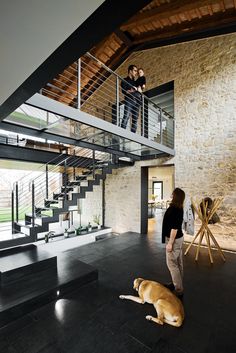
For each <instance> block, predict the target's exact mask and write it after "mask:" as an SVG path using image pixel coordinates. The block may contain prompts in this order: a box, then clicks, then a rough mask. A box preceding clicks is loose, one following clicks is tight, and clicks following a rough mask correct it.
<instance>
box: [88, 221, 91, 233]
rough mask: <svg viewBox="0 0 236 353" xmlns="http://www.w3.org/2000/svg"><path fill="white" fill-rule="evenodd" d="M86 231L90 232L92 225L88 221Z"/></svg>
mask: <svg viewBox="0 0 236 353" xmlns="http://www.w3.org/2000/svg"><path fill="white" fill-rule="evenodd" d="M88 232H92V225H91V223H90V222H88Z"/></svg>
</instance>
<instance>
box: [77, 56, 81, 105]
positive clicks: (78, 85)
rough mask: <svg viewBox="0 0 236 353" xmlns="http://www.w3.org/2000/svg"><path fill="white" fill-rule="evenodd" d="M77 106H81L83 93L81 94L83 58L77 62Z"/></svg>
mask: <svg viewBox="0 0 236 353" xmlns="http://www.w3.org/2000/svg"><path fill="white" fill-rule="evenodd" d="M77 67H78V70H77V108H78V109H80V107H81V94H80V86H81V60H80V59H79V60H78V62H77Z"/></svg>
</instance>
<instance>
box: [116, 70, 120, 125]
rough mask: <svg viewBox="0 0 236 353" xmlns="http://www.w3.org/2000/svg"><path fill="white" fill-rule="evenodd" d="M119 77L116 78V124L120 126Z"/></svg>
mask: <svg viewBox="0 0 236 353" xmlns="http://www.w3.org/2000/svg"><path fill="white" fill-rule="evenodd" d="M119 88H120V87H119V77H118V76H116V124H117V126H119V125H120V101H119V99H120V98H119Z"/></svg>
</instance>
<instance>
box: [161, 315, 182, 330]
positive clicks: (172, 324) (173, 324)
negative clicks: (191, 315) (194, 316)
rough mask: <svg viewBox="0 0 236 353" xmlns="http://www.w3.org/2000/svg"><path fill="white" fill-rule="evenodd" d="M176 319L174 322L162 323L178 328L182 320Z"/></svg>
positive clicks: (180, 318)
mask: <svg viewBox="0 0 236 353" xmlns="http://www.w3.org/2000/svg"><path fill="white" fill-rule="evenodd" d="M176 319H177V320H176V321H170V320H167V319H164V320H163V321H164V322H165V323H166V324H169V325H171V326H175V327H180V326H181V325H182V323H183V318H182V317H181V316H178V317H177V318H176Z"/></svg>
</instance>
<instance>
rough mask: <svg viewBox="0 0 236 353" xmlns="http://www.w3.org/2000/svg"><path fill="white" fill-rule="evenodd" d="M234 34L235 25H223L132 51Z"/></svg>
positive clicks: (183, 34) (149, 43)
mask: <svg viewBox="0 0 236 353" xmlns="http://www.w3.org/2000/svg"><path fill="white" fill-rule="evenodd" d="M234 32H236V23H234V24H231V23H229V24H228V25H225V26H220V27H215V28H208V29H204V30H199V31H196V32H191V33H182V34H181V35H176V36H173V37H171V38H163V39H160V38H156V39H153V40H151V41H148V42H145V43H142V44H140V45H136V46H135V47H134V49H133V51H139V50H146V49H153V48H161V47H165V46H167V45H173V44H178V43H185V42H190V41H193V40H199V39H204V38H210V37H215V36H219V35H224V34H230V33H234ZM130 54H131V53H127V57H128V56H129V55H130ZM120 64H121V62H120Z"/></svg>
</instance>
